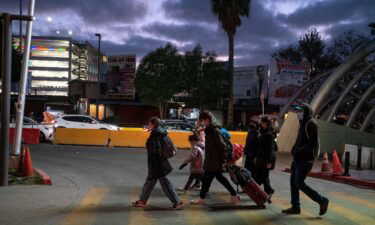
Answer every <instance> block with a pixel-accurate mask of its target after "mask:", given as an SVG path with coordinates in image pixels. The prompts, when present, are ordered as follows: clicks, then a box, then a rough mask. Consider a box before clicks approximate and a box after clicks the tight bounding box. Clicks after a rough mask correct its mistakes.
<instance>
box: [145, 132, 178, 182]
mask: <svg viewBox="0 0 375 225" xmlns="http://www.w3.org/2000/svg"><path fill="white" fill-rule="evenodd" d="M167 135H168V133H167V131H166V130H164V129H163V128H161V127H158V128H155V129H153V130H152V131H151V134H150V137H149V138H148V139H147V142H146V147H147V156H148V176H149V178H154V179H157V178H160V177H163V176H166V175H168V174H169V173H170V172H171V171H172V166H171V164H170V163H169V161H168V159H167V158H165V157H164V156H163V155H162V147H161V144H160V143H161V142H160V141H161V139H162V138H164V137H165V136H167Z"/></svg>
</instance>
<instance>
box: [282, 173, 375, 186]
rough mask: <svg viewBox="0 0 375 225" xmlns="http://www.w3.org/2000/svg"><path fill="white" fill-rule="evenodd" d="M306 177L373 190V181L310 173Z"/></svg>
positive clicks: (374, 183) (374, 182)
mask: <svg viewBox="0 0 375 225" xmlns="http://www.w3.org/2000/svg"><path fill="white" fill-rule="evenodd" d="M283 172H286V173H290V172H291V170H290V168H285V170H283ZM307 176H309V177H314V178H319V179H323V180H328V181H333V182H336V183H344V184H348V185H352V186H358V187H362V188H369V189H372V190H375V181H370V180H361V179H356V178H352V177H345V176H333V175H331V174H324V173H321V172H310V173H309V174H308V175H307Z"/></svg>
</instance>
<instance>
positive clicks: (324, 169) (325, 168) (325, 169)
mask: <svg viewBox="0 0 375 225" xmlns="http://www.w3.org/2000/svg"><path fill="white" fill-rule="evenodd" d="M321 172H322V173H330V172H331V168H330V167H329V160H328V155H327V153H324V154H323V163H322V171H321Z"/></svg>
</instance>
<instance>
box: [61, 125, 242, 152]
mask: <svg viewBox="0 0 375 225" xmlns="http://www.w3.org/2000/svg"><path fill="white" fill-rule="evenodd" d="M168 134H169V137H170V138H171V139H172V141H173V143H174V144H175V145H176V146H177V147H178V148H181V149H186V148H190V143H189V141H188V137H189V135H191V132H179V131H169V132H168ZM230 134H231V135H232V138H231V142H232V143H237V144H242V145H245V143H246V135H247V133H246V132H230ZM149 135H150V133H149V132H148V131H146V130H144V129H143V128H122V129H121V130H119V131H108V130H92V129H70V128H57V129H56V131H55V141H54V143H56V144H71V145H101V146H114V147H141V148H144V147H145V146H146V141H147V138H148V137H149Z"/></svg>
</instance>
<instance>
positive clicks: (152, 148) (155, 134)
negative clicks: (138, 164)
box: [132, 117, 184, 209]
mask: <svg viewBox="0 0 375 225" xmlns="http://www.w3.org/2000/svg"><path fill="white" fill-rule="evenodd" d="M160 123H161V121H160V119H159V118H157V117H152V118H151V119H150V122H149V128H150V130H151V134H150V136H149V138H148V139H147V142H146V148H147V162H148V176H147V179H146V182H145V184H144V185H143V189H142V192H141V194H140V196H139V200H138V201H135V202H132V204H133V206H135V207H146V206H147V200H148V199H149V197H150V195H151V192H152V190H153V189H154V187H155V185H156V183H157V182H158V181H159V183H160V185H161V187H162V189H163V191H164V193H165V195H166V196H167V197H168V199H169V200H170V201H171V202H172V204H173V206H172V208H173V209H182V208H183V207H184V203H183V202H182V201H181V200H180V198H179V197H178V195H177V193H176V191H175V189H174V188H173V186H172V184H171V182H170V181H169V180H168V178H167V175H168V174H169V173H170V172H171V171H172V166H171V164H170V163H169V161H168V159H167V158H166V157H164V156H163V155H162V151H163V147H162V142H163V138H165V137H166V136H167V135H168V134H167V131H165V130H164V129H163V128H161V127H160Z"/></svg>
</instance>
